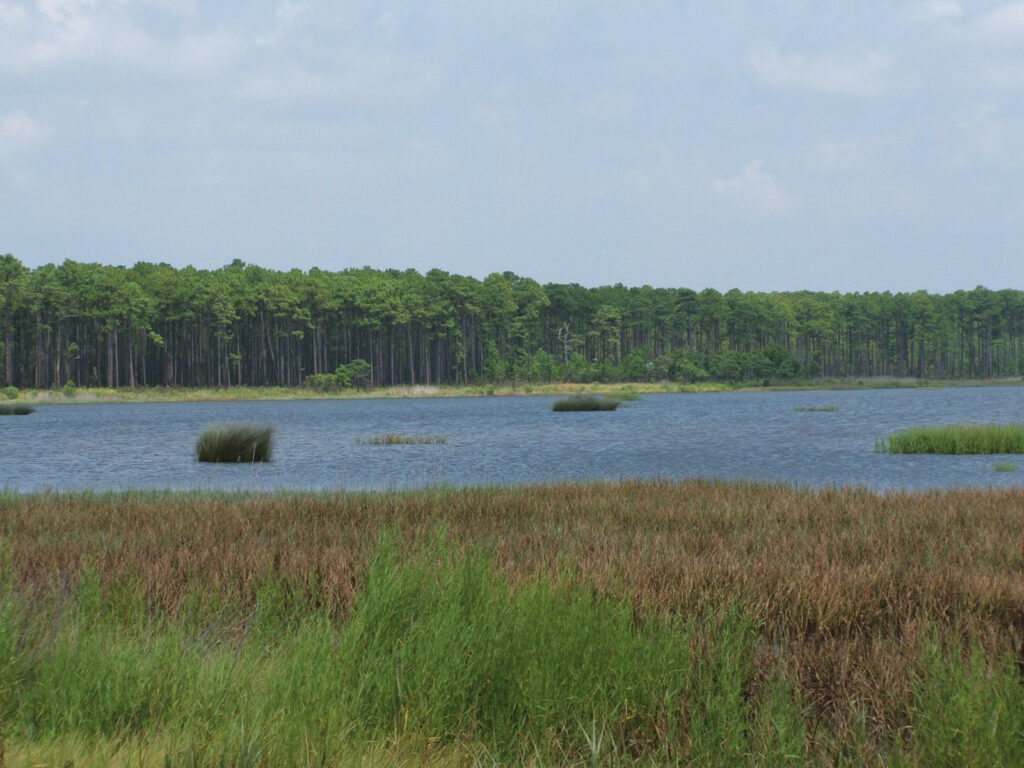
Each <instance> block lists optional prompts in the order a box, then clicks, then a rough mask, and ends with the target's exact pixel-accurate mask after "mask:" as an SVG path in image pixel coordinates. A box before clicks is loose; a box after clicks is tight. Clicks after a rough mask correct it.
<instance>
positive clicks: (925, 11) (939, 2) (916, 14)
mask: <svg viewBox="0 0 1024 768" xmlns="http://www.w3.org/2000/svg"><path fill="white" fill-rule="evenodd" d="M963 13H964V10H963V8H962V7H961V5H960V3H959V2H958V1H957V0H921V2H916V3H911V5H910V8H909V9H908V10H907V15H908V17H909V18H910V20H911V21H916V22H919V23H924V24H941V23H942V22H945V21H949V20H951V19H958V18H960V17H961V16H963Z"/></svg>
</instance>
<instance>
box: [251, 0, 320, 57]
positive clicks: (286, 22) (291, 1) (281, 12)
mask: <svg viewBox="0 0 1024 768" xmlns="http://www.w3.org/2000/svg"><path fill="white" fill-rule="evenodd" d="M308 9H309V4H308V3H306V2H303V1H302V0H281V2H279V3H278V4H277V7H276V8H275V9H274V21H275V24H274V28H273V29H272V30H270V31H269V32H263V33H261V34H258V35H256V37H255V41H256V43H257V44H258V45H268V46H274V45H277V44H278V43H280V42H281V40H282V39H283V38H284V37H285V35H287V34H288V33H289V32H290V31H291V30H292V28H293V27H295V25H296V24H297V23H298V21H299V19H300V18H301V17H302V15H303V14H304V13H306V11H307V10H308Z"/></svg>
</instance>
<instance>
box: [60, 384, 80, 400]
mask: <svg viewBox="0 0 1024 768" xmlns="http://www.w3.org/2000/svg"><path fill="white" fill-rule="evenodd" d="M60 392H61V394H62V395H64V397H67V398H72V397H74V396H75V395H77V394H78V387H77V386H75V382H73V381H68V382H67V383H66V384H65V385H64V386H63V387H61V390H60Z"/></svg>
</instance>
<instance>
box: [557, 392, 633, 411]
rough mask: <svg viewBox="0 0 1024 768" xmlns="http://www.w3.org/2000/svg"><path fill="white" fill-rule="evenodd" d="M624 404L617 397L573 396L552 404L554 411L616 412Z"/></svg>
mask: <svg viewBox="0 0 1024 768" xmlns="http://www.w3.org/2000/svg"><path fill="white" fill-rule="evenodd" d="M621 404H622V401H621V400H620V399H619V398H616V397H599V396H597V395H573V396H572V397H563V398H561V399H560V400H555V402H554V403H552V404H551V410H553V411H614V410H615V409H616V408H618V407H619V406H620V405H621Z"/></svg>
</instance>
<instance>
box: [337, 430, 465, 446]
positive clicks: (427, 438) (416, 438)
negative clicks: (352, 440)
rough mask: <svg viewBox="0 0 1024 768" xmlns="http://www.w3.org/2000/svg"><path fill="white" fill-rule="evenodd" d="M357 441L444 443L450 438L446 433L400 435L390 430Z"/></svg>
mask: <svg viewBox="0 0 1024 768" xmlns="http://www.w3.org/2000/svg"><path fill="white" fill-rule="evenodd" d="M356 442H357V443H360V444H362V445H444V444H445V443H447V442H448V438H447V437H445V436H444V435H399V434H394V433H392V432H388V433H387V434H383V435H374V436H373V437H365V438H359V439H358V440H356Z"/></svg>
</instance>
